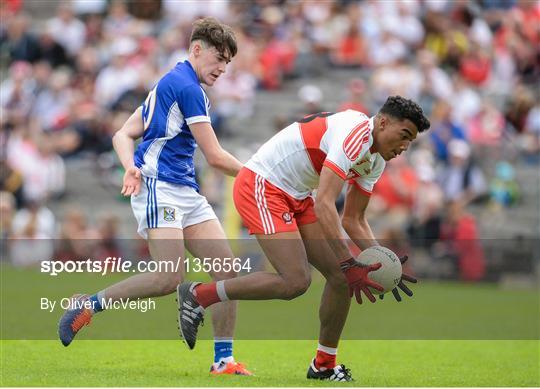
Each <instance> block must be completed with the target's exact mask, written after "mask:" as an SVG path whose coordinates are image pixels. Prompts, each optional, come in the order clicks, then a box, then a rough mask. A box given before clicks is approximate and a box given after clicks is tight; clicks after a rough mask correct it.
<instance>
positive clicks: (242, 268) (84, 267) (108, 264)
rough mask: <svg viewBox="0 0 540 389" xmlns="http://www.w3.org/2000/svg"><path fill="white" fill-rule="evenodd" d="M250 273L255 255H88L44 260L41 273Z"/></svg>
mask: <svg viewBox="0 0 540 389" xmlns="http://www.w3.org/2000/svg"><path fill="white" fill-rule="evenodd" d="M182 269H185V271H186V273H190V272H194V273H200V272H203V273H219V272H221V271H224V272H231V271H232V272H235V273H240V272H244V273H249V272H251V270H252V267H251V258H249V257H248V258H228V257H225V258H210V257H205V258H197V257H194V258H178V259H177V260H161V261H137V262H133V261H130V260H124V259H122V258H121V257H118V258H117V257H107V258H105V259H104V260H94V259H92V258H88V259H86V260H80V261H57V260H52V261H43V262H41V264H40V271H41V273H46V274H48V275H50V276H53V277H54V276H57V275H59V274H61V273H97V274H100V275H102V276H105V275H107V274H110V273H137V272H138V273H146V272H149V273H178V272H180V271H181V270H182Z"/></svg>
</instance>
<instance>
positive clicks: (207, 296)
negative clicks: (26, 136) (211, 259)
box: [193, 282, 221, 308]
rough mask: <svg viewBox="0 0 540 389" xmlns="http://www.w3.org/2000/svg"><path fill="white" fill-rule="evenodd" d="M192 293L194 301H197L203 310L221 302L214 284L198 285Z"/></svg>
mask: <svg viewBox="0 0 540 389" xmlns="http://www.w3.org/2000/svg"><path fill="white" fill-rule="evenodd" d="M193 291H194V293H193V295H194V296H195V299H197V302H198V303H199V304H201V306H202V307H203V308H206V307H209V306H210V305H212V304H215V303H219V302H220V301H221V299H220V298H219V295H218V292H217V288H216V283H215V282H212V283H209V284H199V285H197V286H196V287H195V289H194V290H193Z"/></svg>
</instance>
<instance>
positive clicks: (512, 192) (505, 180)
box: [489, 161, 519, 207]
mask: <svg viewBox="0 0 540 389" xmlns="http://www.w3.org/2000/svg"><path fill="white" fill-rule="evenodd" d="M489 188H490V195H491V200H492V202H494V203H495V204H497V205H499V206H502V207H509V206H511V205H515V204H516V202H517V201H518V200H519V185H518V183H517V182H516V179H515V171H514V168H513V167H512V165H510V163H508V162H507V161H499V162H497V164H496V165H495V177H494V178H493V179H492V180H491V182H490V185H489Z"/></svg>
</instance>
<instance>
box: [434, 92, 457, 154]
mask: <svg viewBox="0 0 540 389" xmlns="http://www.w3.org/2000/svg"><path fill="white" fill-rule="evenodd" d="M451 113H452V108H451V107H450V105H449V104H448V103H447V102H446V101H444V100H438V101H437V102H436V103H435V106H434V107H433V111H432V114H431V123H432V125H431V127H432V130H431V132H430V134H429V136H430V139H431V142H432V145H433V151H434V153H435V157H436V158H437V159H438V160H440V161H442V162H444V163H448V162H449V157H448V143H449V142H450V141H452V139H461V140H465V131H464V130H463V128H462V127H461V126H459V125H458V124H457V123H455V122H454V121H453V119H452V116H451Z"/></svg>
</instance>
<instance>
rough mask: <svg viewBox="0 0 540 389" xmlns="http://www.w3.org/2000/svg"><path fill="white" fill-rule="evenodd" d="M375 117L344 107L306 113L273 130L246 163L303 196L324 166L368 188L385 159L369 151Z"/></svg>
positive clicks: (383, 164) (364, 190)
mask: <svg viewBox="0 0 540 389" xmlns="http://www.w3.org/2000/svg"><path fill="white" fill-rule="evenodd" d="M372 131H373V118H369V117H367V116H366V115H365V114H363V113H361V112H358V111H353V110H347V111H343V112H338V113H330V112H323V113H319V114H314V115H310V116H307V117H305V118H304V119H302V120H300V121H298V122H295V123H293V124H291V125H290V126H288V127H286V128H284V129H283V130H281V131H280V132H278V133H277V134H276V135H274V136H273V137H272V138H271V139H270V140H269V141H268V142H266V143H265V144H264V145H262V146H261V148H260V149H259V150H258V151H257V152H256V153H255V154H254V155H253V156H252V157H251V159H250V160H249V161H248V162H247V163H246V167H247V168H248V169H250V170H252V171H254V172H255V173H257V174H259V175H260V176H262V177H264V178H265V179H267V180H268V181H269V182H271V183H272V184H273V185H275V186H277V187H278V188H280V189H281V190H283V191H285V192H286V193H288V194H289V195H291V196H292V197H294V198H296V199H299V200H302V199H305V198H306V197H308V196H310V195H311V193H312V191H313V190H314V189H316V188H317V187H318V186H319V175H320V173H321V170H322V167H323V166H327V167H328V168H330V169H332V170H333V171H334V172H335V173H336V174H337V175H338V176H340V177H341V178H342V179H343V180H349V183H350V184H354V185H355V186H356V187H357V188H358V189H360V190H362V191H363V192H365V193H366V194H368V195H369V194H371V191H372V190H373V186H374V185H375V183H376V182H377V180H378V179H379V177H380V176H381V174H382V172H383V170H384V167H385V165H386V162H385V160H384V159H383V158H382V156H381V155H380V154H379V153H373V154H372V153H371V151H370V148H371V146H372V145H373V136H372Z"/></svg>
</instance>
